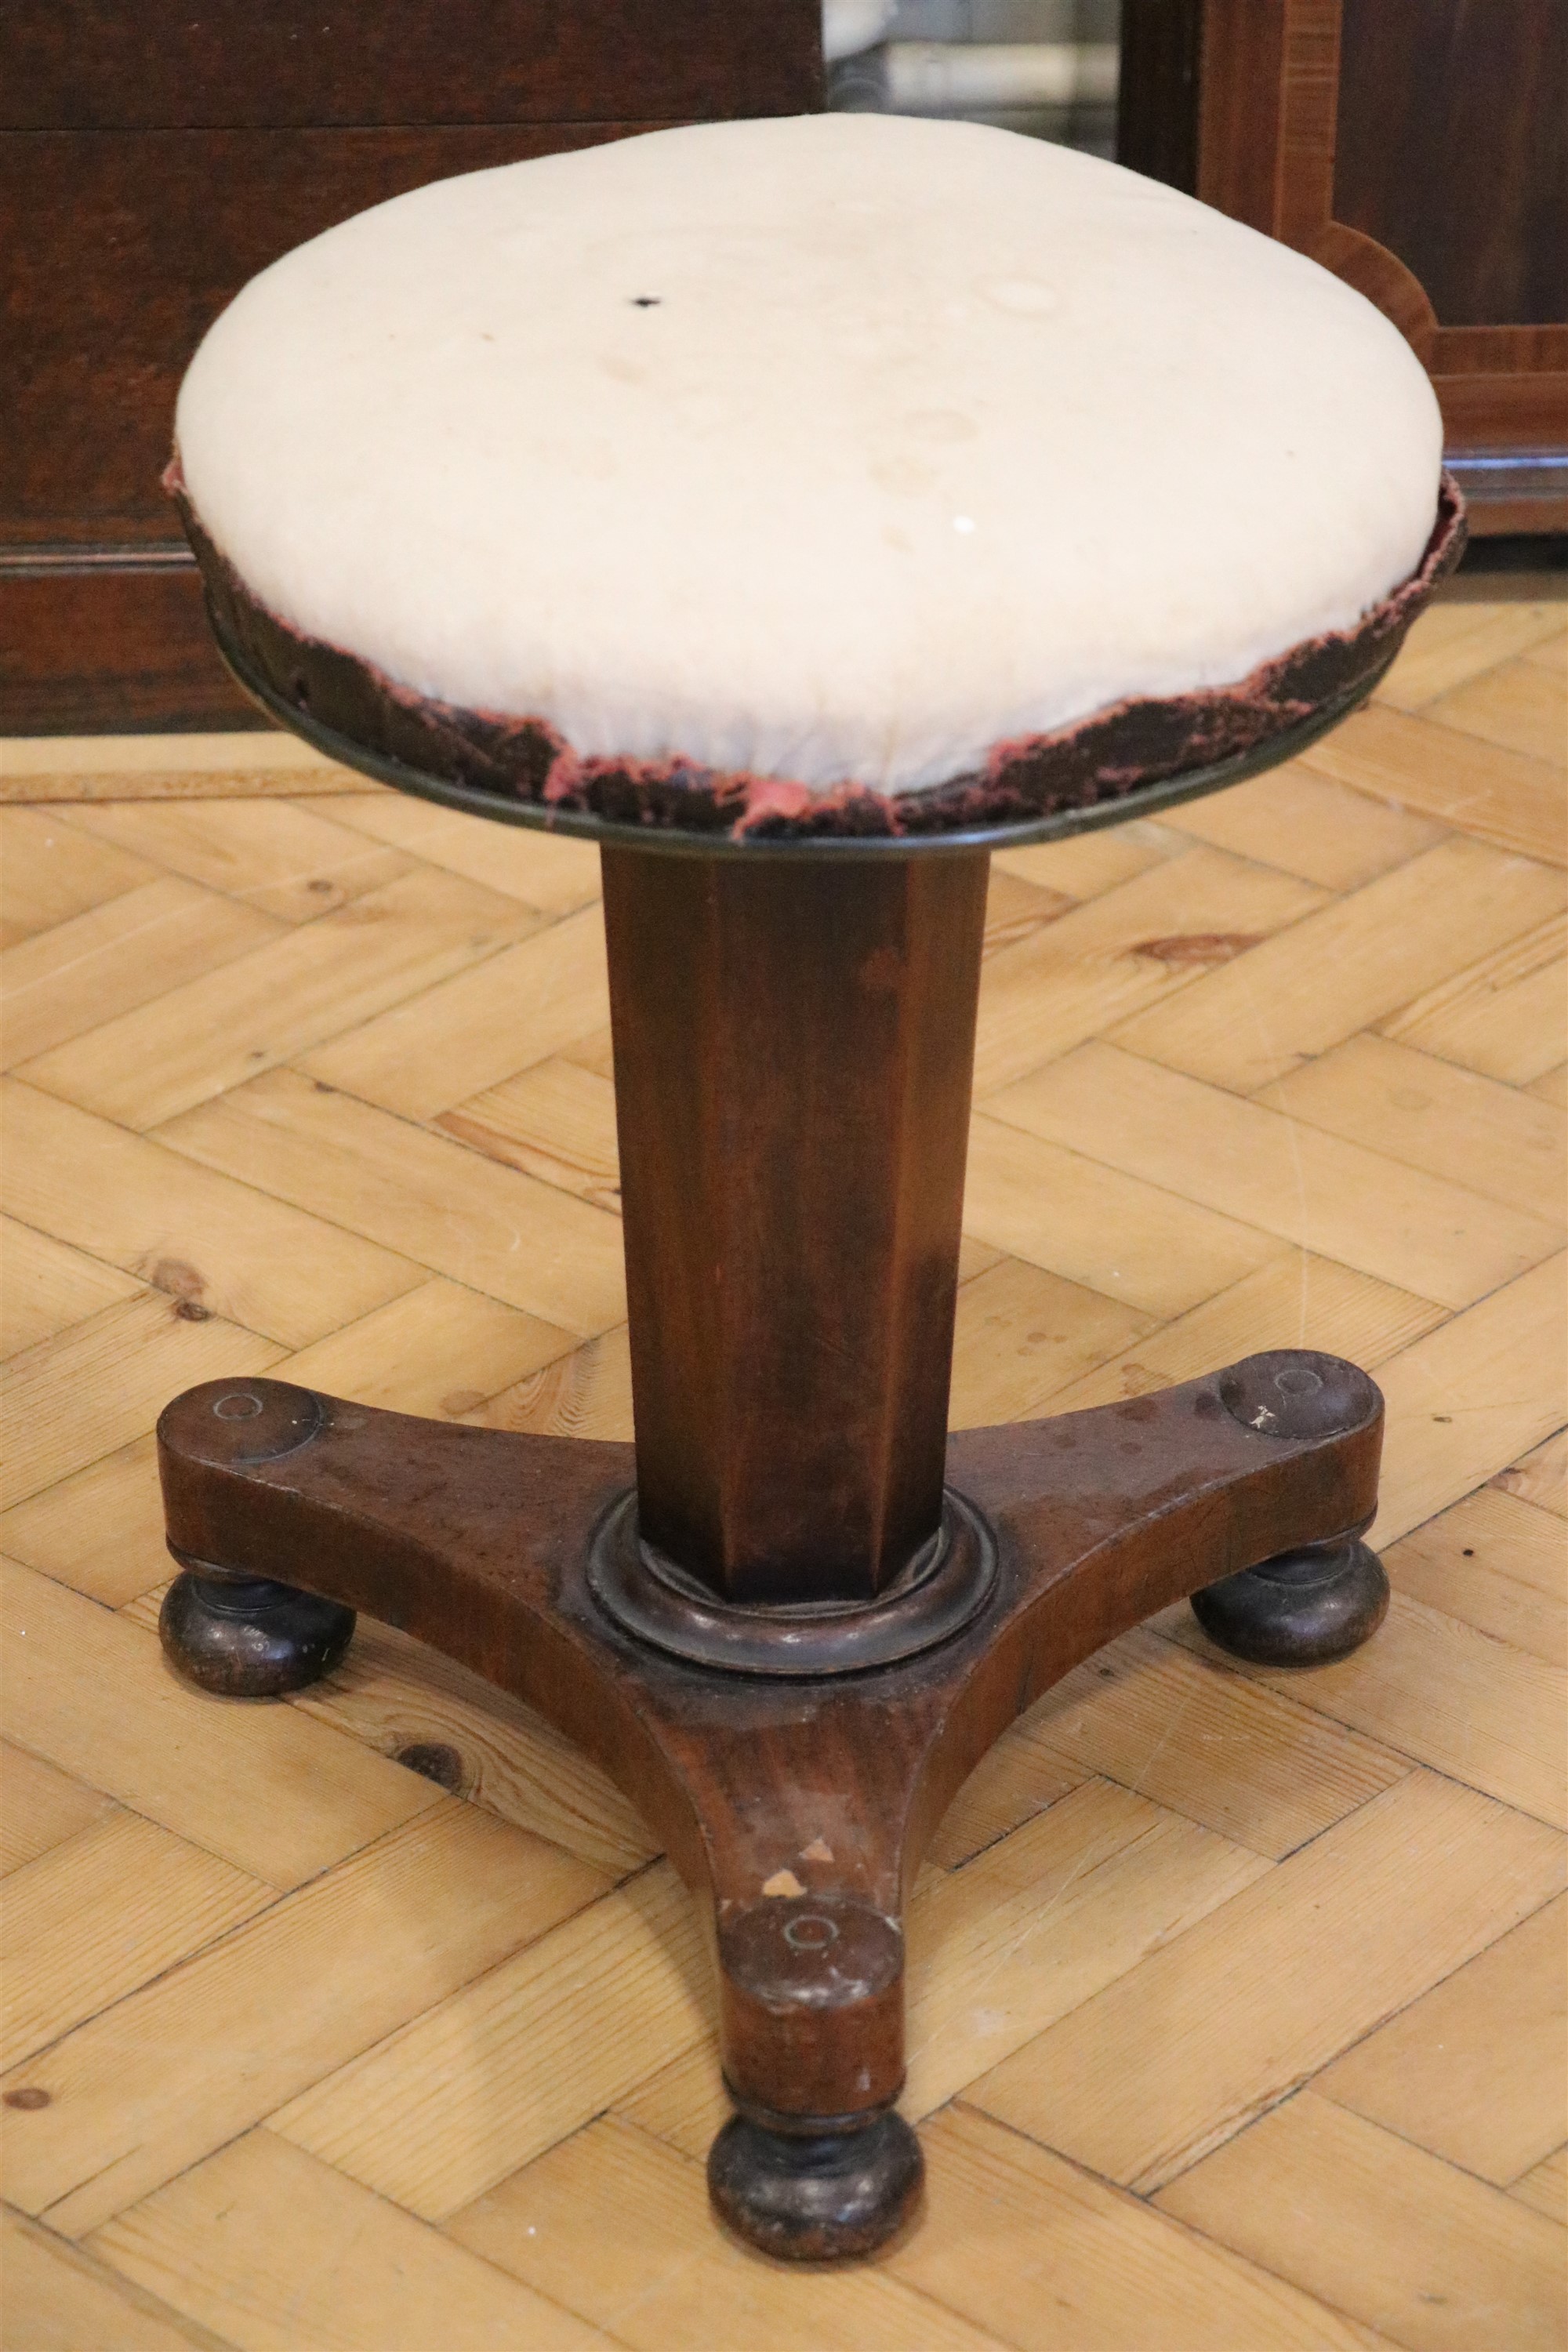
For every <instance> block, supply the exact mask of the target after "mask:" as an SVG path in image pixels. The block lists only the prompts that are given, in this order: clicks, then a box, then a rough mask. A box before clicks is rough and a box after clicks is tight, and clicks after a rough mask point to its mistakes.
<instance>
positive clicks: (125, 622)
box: [0, 563, 265, 735]
mask: <svg viewBox="0 0 1568 2352" xmlns="http://www.w3.org/2000/svg"><path fill="white" fill-rule="evenodd" d="M264 724H265V721H264V720H263V719H261V718H260V717H259V716H258V713H257V710H256V708H255V706H254V704H252V703H249V702H247V700H246V698H245V697H244V696H243V695H242V694H241V693H240V691H239V688H237V686H236V685H235V684H234V682H233V680H232V679H231V678H230V677H229V675H228V672H227V671H226V669H225V667H224V666H223V664H222V662H221V661H219V659H218V657H217V653H216V648H215V647H214V645H213V641H212V632H211V631H210V629H209V628H208V627H207V622H206V607H205V604H203V602H202V590H201V574H200V573H199V572H197V570H196V568H195V564H194V563H193V564H191V565H189V566H187V567H186V568H185V569H184V570H181V571H159V572H128V571H118V570H114V569H112V568H109V567H103V568H94V569H92V570H89V571H84V572H47V573H43V574H40V575H39V576H37V577H36V578H26V579H16V578H7V577H5V576H3V575H0V735H93V734H98V733H100V732H111V731H116V730H118V731H123V732H127V733H133V732H136V731H137V730H154V729H164V728H193V727H213V728H229V727H260V726H263V725H264Z"/></svg>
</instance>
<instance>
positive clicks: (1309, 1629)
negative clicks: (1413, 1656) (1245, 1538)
mask: <svg viewBox="0 0 1568 2352" xmlns="http://www.w3.org/2000/svg"><path fill="white" fill-rule="evenodd" d="M1192 1600H1193V1614H1194V1617H1195V1618H1196V1619H1197V1621H1198V1623H1199V1624H1200V1625H1201V1626H1202V1627H1203V1629H1204V1632H1205V1633H1206V1634H1207V1635H1208V1637H1209V1639H1210V1641H1211V1642H1217V1643H1219V1646H1220V1648H1221V1649H1222V1650H1228V1651H1230V1653H1231V1654H1232V1655H1233V1656H1234V1657H1237V1658H1246V1659H1247V1661H1248V1662H1249V1663H1250V1664H1253V1665H1258V1666H1323V1665H1327V1664H1329V1663H1330V1661H1331V1659H1334V1658H1347V1657H1349V1655H1350V1654H1351V1652H1352V1650H1359V1649H1360V1647H1361V1645H1362V1643H1363V1642H1366V1641H1370V1639H1371V1638H1372V1636H1373V1633H1376V1631H1377V1629H1378V1627H1379V1626H1380V1625H1381V1624H1382V1622H1383V1621H1384V1617H1385V1616H1386V1614H1387V1612H1388V1579H1387V1577H1386V1576H1385V1575H1384V1568H1383V1562H1382V1561H1381V1560H1380V1559H1378V1556H1377V1554H1376V1553H1375V1552H1374V1551H1369V1550H1368V1549H1367V1547H1366V1545H1365V1544H1363V1543H1361V1542H1359V1541H1358V1540H1357V1539H1356V1538H1354V1537H1352V1538H1349V1539H1348V1540H1346V1541H1342V1542H1340V1543H1338V1544H1314V1545H1311V1546H1310V1547H1308V1548H1307V1549H1304V1550H1300V1551H1284V1552H1280V1553H1279V1554H1278V1555H1277V1557H1276V1558H1275V1559H1266V1560H1263V1561H1261V1562H1260V1563H1259V1565H1258V1567H1257V1568H1247V1569H1243V1570H1241V1572H1240V1573H1239V1575H1237V1576H1226V1577H1222V1578H1221V1580H1220V1581H1219V1582H1218V1583H1217V1584H1209V1585H1205V1587H1204V1588H1203V1590H1202V1591H1198V1592H1194V1594H1193V1597H1192Z"/></svg>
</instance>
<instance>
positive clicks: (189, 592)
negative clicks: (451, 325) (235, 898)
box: [0, 0, 822, 732]
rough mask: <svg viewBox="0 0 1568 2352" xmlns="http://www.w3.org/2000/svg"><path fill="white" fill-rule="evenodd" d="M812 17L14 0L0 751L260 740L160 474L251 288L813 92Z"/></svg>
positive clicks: (771, 0)
mask: <svg viewBox="0 0 1568 2352" xmlns="http://www.w3.org/2000/svg"><path fill="white" fill-rule="evenodd" d="M821 72H822V67H821V35H820V11H819V5H818V0H379V5H377V0H310V5H306V0H266V5H264V6H257V5H253V0H205V5H204V6H202V7H201V8H200V9H196V8H192V7H186V6H183V5H175V0H130V5H127V0H12V5H11V7H10V8H9V9H8V10H7V11H6V13H5V23H4V29H3V30H0V253H3V254H4V256H5V263H4V268H5V280H6V284H5V310H4V313H3V320H0V343H3V351H0V370H3V372H4V382H3V383H0V410H3V411H4V414H5V433H4V436H0V732H3V731H7V730H8V731H12V732H29V731H38V730H58V729H62V728H63V729H67V730H72V731H76V730H89V729H93V728H98V727H162V726H245V725H254V724H255V723H257V722H256V719H255V714H254V713H253V712H252V710H251V709H250V706H249V705H248V704H247V703H246V702H245V701H243V699H242V698H240V697H239V696H238V694H237V691H236V690H235V689H234V688H232V687H231V686H230V684H229V682H228V680H227V678H226V676H225V674H224V672H223V670H222V668H221V667H220V666H219V664H218V662H217V659H216V655H215V654H214V653H213V652H212V650H211V647H210V645H209V643H208V640H207V635H206V631H205V624H204V622H203V618H202V614H201V603H200V596H199V593H198V590H197V586H196V578H195V569H194V566H193V565H192V564H191V563H190V562H189V561H188V560H187V558H186V556H185V552H184V545H183V542H181V541H179V540H178V534H177V530H176V526H175V524H174V516H173V512H172V510H171V509H170V508H169V506H168V504H167V502H166V500H165V499H164V498H163V493H162V491H161V490H160V488H159V481H158V478H159V475H160V473H161V471H162V469H163V464H164V462H165V460H166V458H167V456H168V444H169V430H170V422H171V419H172V416H173V414H174V394H175V391H176V389H177V387H178V384H179V381H180V377H181V374H182V373H183V372H184V367H185V363H186V362H187V361H188V360H189V358H190V355H191V353H192V352H193V351H194V350H195V345H196V343H197V342H198V341H200V339H201V336H202V335H203V333H204V332H205V329H206V328H207V326H208V325H209V324H210V322H211V321H212V320H213V319H214V318H216V315H217V313H218V311H219V310H221V309H222V308H223V306H224V304H225V303H226V301H227V300H228V299H230V297H231V296H232V295H233V294H235V293H236V292H237V290H238V289H239V288H240V287H241V286H242V285H243V284H244V283H245V281H246V279H247V278H250V277H252V276H253V275H254V274H255V272H256V271H257V270H258V269H260V268H264V267H265V266H266V264H267V263H268V262H269V261H271V260H273V259H275V258H276V257H277V256H278V255H279V254H280V253H284V252H287V251H288V249H289V247H291V246H294V245H298V244H300V242H301V241H302V240H303V239H304V238H306V237H309V236H315V235H316V234H317V233H318V232H319V231H320V230H321V229H324V228H328V227H330V226H331V225H332V224H333V223H334V222H337V221H341V220H344V219H346V218H347V217H348V216H349V215H351V214H353V213H356V212H360V211H362V210H363V208H364V207H365V206H366V205H373V204H376V203H379V202H380V201H381V200H382V199H383V198H384V197H387V196H392V195H396V194H401V193H402V192H403V191H404V190H405V189H408V188H414V187H417V186H419V185H420V184H422V183H423V182H425V181H427V180H434V179H440V178H443V177H445V176H447V175H448V174H450V173H458V172H468V171H475V170H479V169H480V168H481V167H482V166H484V165H487V164H491V163H509V162H512V161H514V160H516V159H518V158H520V157H522V156H528V155H542V154H549V153H551V152H555V151H557V150H559V149H563V148H568V147H578V146H584V145H589V144H592V143H593V142H595V141H598V140H603V139H611V138H616V137H621V136H624V135H626V133H627V132H629V131H642V130H647V129H651V128H653V127H655V126H656V125H658V124H660V123H668V122H677V121H701V120H704V119H710V118H718V117H722V116H728V115H744V114H784V113H796V112H800V111H802V110H805V109H807V108H810V107H812V106H814V105H816V104H817V103H818V102H819V100H820V84H821Z"/></svg>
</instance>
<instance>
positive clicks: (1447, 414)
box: [1432, 373, 1568, 455]
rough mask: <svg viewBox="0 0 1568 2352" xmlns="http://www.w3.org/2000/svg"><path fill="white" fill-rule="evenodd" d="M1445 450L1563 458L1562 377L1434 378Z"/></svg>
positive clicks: (1566, 420)
mask: <svg viewBox="0 0 1568 2352" xmlns="http://www.w3.org/2000/svg"><path fill="white" fill-rule="evenodd" d="M1432 381H1433V383H1434V384H1435V386H1436V393H1437V398H1438V401H1439V403H1440V404H1441V406H1442V410H1443V422H1444V425H1445V426H1446V427H1447V439H1448V446H1449V447H1450V448H1451V449H1461V450H1475V449H1534V450H1541V451H1548V450H1560V451H1562V452H1563V453H1564V454H1565V455H1568V375H1555V374H1553V375H1546V374H1524V373H1521V374H1519V375H1501V374H1491V373H1488V374H1478V375H1443V374H1436V375H1434V377H1433V379H1432Z"/></svg>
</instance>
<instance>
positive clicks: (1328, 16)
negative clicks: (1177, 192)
mask: <svg viewBox="0 0 1568 2352" xmlns="http://www.w3.org/2000/svg"><path fill="white" fill-rule="evenodd" d="M1125 22H1126V36H1125V38H1126V51H1125V56H1124V74H1123V109H1124V111H1123V138H1122V142H1121V148H1120V152H1121V156H1122V160H1123V161H1124V162H1128V163H1132V164H1134V165H1135V166H1137V167H1139V168H1147V169H1152V171H1153V172H1154V173H1155V175H1156V176H1157V177H1160V178H1164V179H1170V180H1172V181H1173V182H1174V183H1175V184H1179V185H1186V186H1187V187H1189V188H1190V189H1191V190H1192V191H1193V192H1194V194H1197V195H1199V196H1201V197H1202V198H1203V199H1204V201H1205V203H1206V204H1211V205H1216V206H1217V207H1218V209H1219V210H1220V211H1221V212H1226V213H1229V214H1231V215H1233V217H1234V218H1236V219H1237V220H1244V221H1247V222H1248V223H1249V224H1250V225H1251V226H1253V227H1254V228H1258V229H1262V230H1264V231H1265V232H1266V233H1267V234H1268V236H1277V237H1279V238H1281V239H1282V240H1283V241H1284V242H1285V243H1286V244H1288V245H1293V246H1296V247H1300V250H1301V251H1302V252H1303V253H1310V255H1311V256H1312V257H1313V258H1314V259H1315V260H1318V261H1321V262H1322V263H1323V264H1324V265H1325V266H1326V267H1327V268H1330V269H1332V270H1334V271H1335V272H1336V273H1337V274H1338V275H1339V276H1340V277H1342V278H1345V279H1347V280H1348V281H1349V283H1350V284H1351V285H1352V286H1354V287H1356V288H1358V289H1360V291H1361V292H1362V293H1363V294H1365V295H1367V296H1368V297H1369V299H1371V300H1373V302H1375V303H1376V304H1377V306H1378V308H1379V309H1380V310H1384V311H1385V312H1386V313H1387V315H1388V317H1389V318H1391V319H1392V320H1394V323H1395V325H1396V326H1398V327H1399V328H1400V329H1401V330H1402V331H1403V332H1404V333H1405V335H1406V336H1407V337H1408V338H1409V340H1410V342H1411V344H1412V346H1413V347H1414V349H1415V351H1416V352H1417V353H1418V354H1419V355H1420V357H1421V359H1422V360H1423V362H1425V363H1426V367H1427V369H1428V370H1429V371H1430V373H1431V376H1432V380H1433V383H1434V384H1435V385H1436V391H1437V396H1438V399H1439V400H1440V402H1441V403H1442V407H1443V415H1444V420H1445V423H1446V425H1447V442H1448V450H1449V461H1450V463H1451V464H1452V465H1453V466H1454V467H1455V470H1456V472H1457V473H1458V475H1459V478H1460V479H1461V481H1462V482H1463V483H1464V486H1465V489H1466V491H1467V494H1468V497H1469V499H1470V500H1471V514H1472V522H1473V525H1474V526H1475V527H1476V528H1478V529H1479V530H1483V531H1485V530H1563V529H1564V528H1568V0H1126V9H1125Z"/></svg>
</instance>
